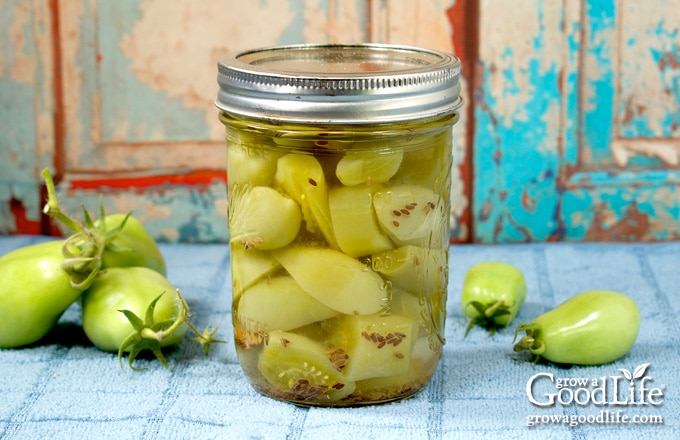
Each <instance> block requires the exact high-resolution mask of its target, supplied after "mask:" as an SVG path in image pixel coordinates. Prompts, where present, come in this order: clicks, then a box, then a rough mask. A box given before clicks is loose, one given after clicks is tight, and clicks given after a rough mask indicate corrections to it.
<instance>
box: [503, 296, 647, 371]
mask: <svg viewBox="0 0 680 440" xmlns="http://www.w3.org/2000/svg"><path fill="white" fill-rule="evenodd" d="M639 330H640V312H639V310H638V307H637V304H635V301H633V300H632V299H631V298H629V297H628V296H626V295H623V294H621V293H618V292H613V291H610V290H590V291H587V292H583V293H581V294H579V295H576V296H574V297H572V298H570V299H569V300H567V301H565V302H564V303H562V304H560V305H559V306H557V307H556V308H554V309H553V310H551V311H549V312H547V313H544V314H543V315H541V316H539V317H537V318H536V319H534V320H533V322H531V323H530V324H521V325H519V326H518V327H517V329H516V330H515V339H516V338H517V335H518V333H519V332H521V331H524V332H526V336H524V337H522V338H521V339H520V341H519V342H518V343H517V344H515V347H514V349H515V351H516V352H520V351H522V350H529V351H530V352H531V353H532V354H533V355H534V357H535V360H538V359H540V358H544V359H546V360H548V361H551V362H555V363H558V364H577V365H602V364H606V363H609V362H613V361H615V360H616V359H619V358H620V357H622V356H623V355H625V354H626V353H628V351H629V350H630V349H631V347H632V346H633V344H634V343H635V340H636V339H637V335H638V331H639Z"/></svg>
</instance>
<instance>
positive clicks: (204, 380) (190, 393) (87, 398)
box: [0, 236, 680, 440]
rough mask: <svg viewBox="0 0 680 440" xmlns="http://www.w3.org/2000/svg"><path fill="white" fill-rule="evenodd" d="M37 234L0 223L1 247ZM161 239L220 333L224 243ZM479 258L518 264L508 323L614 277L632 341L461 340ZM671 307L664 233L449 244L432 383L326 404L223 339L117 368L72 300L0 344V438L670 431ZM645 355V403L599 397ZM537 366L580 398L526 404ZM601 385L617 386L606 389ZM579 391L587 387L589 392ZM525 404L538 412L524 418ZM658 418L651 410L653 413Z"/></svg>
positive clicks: (679, 432) (675, 361)
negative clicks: (281, 385) (595, 350)
mask: <svg viewBox="0 0 680 440" xmlns="http://www.w3.org/2000/svg"><path fill="white" fill-rule="evenodd" d="M44 240H46V238H44V237H31V236H10V237H0V254H4V253H7V252H9V251H11V250H12V249H15V248H18V247H20V246H25V245H29V244H33V243H36V242H38V241H44ZM161 250H162V252H163V254H164V255H165V257H166V258H167V262H168V271H169V273H168V277H169V279H170V280H171V281H172V282H173V283H174V284H175V285H176V286H177V287H178V288H180V289H181V291H182V292H183V294H184V296H185V297H186V298H187V300H188V302H189V303H190V305H191V307H192V311H193V312H194V313H195V314H196V324H197V326H198V327H199V328H203V327H204V326H206V325H212V324H215V323H218V324H219V325H220V333H221V336H222V337H223V338H225V339H228V340H230V341H231V337H232V329H231V320H230V306H231V288H230V282H229V279H230V272H229V252H228V249H227V246H225V245H188V244H172V245H162V246H161ZM491 260H495V261H506V262H510V263H512V264H514V265H516V266H517V267H519V268H520V269H521V270H522V271H523V272H524V275H525V277H526V281H527V287H528V293H527V300H526V303H525V305H524V307H523V308H522V309H521V311H520V314H519V316H518V317H517V319H516V321H514V322H513V325H512V327H513V328H514V325H515V324H518V323H520V322H525V321H530V320H531V319H533V318H534V317H535V316H537V315H538V314H540V313H542V312H544V311H546V310H548V309H550V308H552V307H554V306H555V305H557V304H559V303H560V302H562V301H564V300H566V299H567V298H568V297H570V296H572V295H574V294H576V293H579V292H581V291H585V290H589V289H596V288H603V289H612V290H618V291H620V292H623V293H626V294H628V295H629V296H631V297H632V298H634V299H635V301H637V303H638V305H639V307H640V310H641V315H642V325H641V330H640V334H639V337H638V340H637V342H636V344H635V346H634V347H633V349H632V350H631V351H630V353H628V354H627V355H626V356H624V357H623V358H621V359H620V360H618V361H616V362H614V363H612V364H609V365H603V366H598V367H574V368H570V369H564V368H559V367H557V366H554V365H546V364H532V363H527V362H525V360H524V358H522V357H519V358H518V356H517V355H515V354H514V353H513V352H512V338H513V329H511V328H508V329H505V330H502V331H500V332H499V333H497V334H496V335H494V336H493V337H489V336H487V334H486V333H485V332H484V331H482V330H481V329H477V330H476V331H473V332H472V333H471V334H470V335H469V336H468V337H467V338H466V339H464V338H463V334H464V330H465V326H466V322H465V319H464V318H463V315H462V312H461V307H460V303H459V302H460V288H461V285H462V279H463V276H464V274H465V272H466V271H467V269H468V268H469V267H470V266H471V265H473V264H474V263H477V262H481V261H491ZM0 307H2V305H1V304H0ZM1 311H2V314H5V313H11V311H10V310H5V309H1ZM679 313H680V243H677V242H673V243H663V244H566V243H561V244H528V245H507V246H488V245H487V246H485V245H454V246H452V248H451V276H450V286H449V301H448V320H447V325H446V339H447V344H446V346H445V353H444V357H443V359H442V362H441V364H440V366H439V369H438V371H437V373H436V375H435V377H434V379H433V380H432V382H431V383H430V385H429V386H428V387H427V388H426V389H425V390H424V391H423V392H421V393H420V394H418V395H416V396H415V397H413V398H411V399H409V400H405V401H402V402H399V403H392V404H386V405H381V406H371V407H361V408H343V409H338V408H301V407H297V406H293V405H290V404H286V403H282V402H278V401H274V400H271V399H268V398H266V397H263V396H261V395H259V394H258V393H257V392H255V391H254V390H253V389H252V388H251V387H250V386H249V385H248V383H247V382H246V380H245V378H244V376H243V374H242V373H241V370H240V367H239V365H238V361H237V359H236V354H235V351H234V347H233V344H232V343H231V342H230V343H228V344H220V345H218V346H216V347H215V348H214V349H213V351H212V353H211V355H210V356H209V357H205V356H204V355H203V353H202V351H201V348H200V346H198V344H194V343H188V342H187V341H185V342H184V343H183V344H182V345H181V346H180V348H179V349H177V350H176V351H173V352H171V353H170V354H169V355H168V361H169V363H170V365H171V367H172V370H171V371H168V370H166V369H164V368H163V367H162V366H161V364H160V363H158V362H150V361H145V360H142V361H141V364H140V365H142V366H146V367H148V369H147V370H145V371H143V372H133V371H131V370H129V369H127V368H126V369H125V370H124V371H121V369H120V368H119V367H118V363H117V359H116V356H115V355H112V354H107V353H103V352H101V351H99V350H97V349H96V348H94V347H92V346H91V345H89V344H88V343H87V341H86V340H85V339H84V336H83V334H82V332H81V331H80V329H79V327H78V324H79V322H80V317H79V315H78V309H77V307H75V306H74V307H71V308H70V309H69V310H68V311H67V312H66V313H65V314H64V316H63V317H62V319H61V321H60V323H59V325H58V327H57V328H56V329H55V331H54V332H53V334H51V335H49V336H48V338H47V340H46V343H45V344H44V345H38V346H35V347H31V348H24V349H15V350H0V399H1V402H0V438H2V439H27V438H48V439H50V440H56V439H74V438H83V439H89V438H116V439H128V438H129V439H150V438H153V439H156V438H159V439H188V438H191V439H208V438H225V439H227V438H233V439H319V438H324V439H340V438H348V437H349V436H352V437H353V438H356V439H395V438H400V439H449V438H476V437H484V438H503V439H509V438H522V439H524V438H537V439H538V438H540V439H547V438H552V439H558V438H560V439H561V438H598V439H599V438H617V439H621V438H640V437H645V438H668V439H677V438H680V320H679V319H678V314H679ZM0 319H1V318H0ZM644 364H649V365H648V366H647V368H642V369H640V370H638V371H639V372H641V373H642V372H643V373H644V377H641V378H637V379H634V383H633V387H632V388H633V390H634V391H635V393H636V394H635V397H634V400H635V401H639V400H641V399H640V398H639V394H638V393H639V389H640V387H641V385H640V383H641V382H644V387H645V388H646V389H655V388H656V389H657V390H656V391H654V392H653V393H652V394H654V393H655V394H654V395H653V396H652V397H651V400H652V401H654V402H656V403H659V404H658V405H654V404H649V403H648V404H646V405H636V404H615V403H612V402H611V400H613V398H615V399H618V401H619V402H625V401H626V399H628V402H630V396H629V392H630V388H631V386H630V384H629V382H628V381H627V380H626V379H625V377H624V372H623V371H621V370H620V369H625V370H627V371H630V372H631V373H632V372H634V370H635V368H636V367H638V366H641V365H644ZM539 373H552V375H553V377H554V378H555V379H573V380H572V381H571V382H569V381H567V383H566V386H564V387H563V391H561V394H560V396H561V397H562V400H563V401H566V400H569V397H570V396H575V398H576V399H577V400H580V401H581V402H582V404H580V405H577V404H574V403H571V404H563V403H556V404H554V405H552V406H539V405H537V404H534V403H532V402H531V401H530V398H529V395H528V394H527V383H528V382H529V380H530V378H531V377H532V376H534V375H536V374H539ZM617 377H618V379H617ZM579 379H580V380H581V382H579ZM583 380H585V381H586V382H587V385H584V382H582V381H583ZM593 380H597V381H599V382H598V383H592V381H593ZM555 382H556V381H555ZM603 382H606V385H607V387H608V388H607V389H606V392H607V395H608V397H609V402H608V403H606V404H601V403H600V404H598V403H596V402H599V401H601V399H602V398H601V397H599V394H598V393H597V392H594V390H595V389H596V388H597V387H598V386H600V384H601V383H603ZM614 384H616V385H617V386H618V395H617V396H613V398H612V393H613V391H612V387H613V385H614ZM531 390H532V392H531V394H532V395H533V396H534V398H535V401H536V402H537V403H539V404H540V403H543V402H546V401H547V399H548V397H547V395H548V394H551V393H556V392H557V391H558V389H557V386H556V383H552V382H551V381H550V380H549V379H548V377H547V376H545V375H543V374H542V375H541V376H538V379H537V381H536V382H535V384H534V386H533V387H532V388H531ZM649 393H650V392H649V391H647V392H646V394H645V395H644V397H643V399H642V400H644V401H646V402H649V400H650V398H648V395H649ZM589 394H593V396H595V397H594V398H593V399H588V395H589ZM600 394H601V393H600ZM593 400H594V401H595V402H594V401H593ZM534 417H536V418H537V419H538V420H537V421H538V422H539V423H537V424H535V425H534V426H532V427H529V426H527V425H528V424H531V423H528V422H531V420H534V419H533V418H534ZM624 417H628V418H629V419H628V421H629V422H628V423H624V422H623V419H624ZM617 418H618V420H619V422H618V423H617V422H616V420H617ZM660 418H662V420H663V423H658V422H659V419H660ZM565 421H568V422H571V421H574V422H575V423H577V426H570V423H564V422H565ZM605 421H607V422H608V423H602V422H605ZM579 422H582V423H579ZM642 422H646V423H642Z"/></svg>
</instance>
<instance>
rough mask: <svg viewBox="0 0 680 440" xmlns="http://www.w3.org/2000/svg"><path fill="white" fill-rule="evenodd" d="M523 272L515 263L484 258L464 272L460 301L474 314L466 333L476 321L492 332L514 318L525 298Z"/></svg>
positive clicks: (470, 314)
mask: <svg viewBox="0 0 680 440" xmlns="http://www.w3.org/2000/svg"><path fill="white" fill-rule="evenodd" d="M526 292H527V288H526V282H525V281H524V275H523V274H522V272H521V271H520V270H519V269H518V268H516V267H515V266H513V265H511V264H508V263H501V262H493V261H492V262H484V263H478V264H476V265H474V266H472V267H471V268H470V269H469V270H468V271H467V273H466V274H465V279H464V280H463V291H462V293H461V305H462V307H463V311H464V312H465V314H466V315H467V316H468V317H470V318H471V320H470V323H469V325H468V327H467V329H466V330H465V335H466V336H467V334H468V333H469V332H470V330H472V328H473V327H474V326H475V325H479V326H481V327H484V328H486V329H488V330H489V333H491V334H493V333H494V332H495V331H496V329H498V328H499V327H503V326H506V325H508V324H509V323H510V321H512V320H513V319H514V318H515V316H516V315H517V312H518V311H519V309H520V307H522V304H524V299H525V298H526Z"/></svg>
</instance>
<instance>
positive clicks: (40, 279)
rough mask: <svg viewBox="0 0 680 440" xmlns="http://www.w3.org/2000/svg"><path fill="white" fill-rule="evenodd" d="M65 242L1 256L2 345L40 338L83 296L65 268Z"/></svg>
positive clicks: (7, 346) (0, 335)
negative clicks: (63, 251)
mask: <svg viewBox="0 0 680 440" xmlns="http://www.w3.org/2000/svg"><path fill="white" fill-rule="evenodd" d="M63 244H64V242H63V241H61V240H60V241H48V242H45V243H41V244H36V245H32V246H26V247H23V248H20V249H17V250H15V251H12V252H10V253H8V254H5V255H3V256H2V257H0V304H2V310H3V313H2V319H0V348H12V347H20V346H23V345H28V344H31V343H34V342H37V341H39V340H40V339H42V338H43V337H44V336H45V335H46V334H47V333H48V332H49V331H50V330H51V329H52V328H53V327H54V325H55V324H56V323H57V321H58V320H59V318H60V317H61V315H62V314H63V313H64V312H65V311H66V309H67V308H68V307H69V306H70V305H71V304H72V303H73V302H75V301H76V300H77V299H78V298H79V297H80V295H81V290H80V289H77V288H75V287H73V286H72V285H71V281H70V278H69V274H67V273H66V272H65V271H64V270H63V269H62V268H61V265H62V263H63V261H64V257H63V256H62V246H63Z"/></svg>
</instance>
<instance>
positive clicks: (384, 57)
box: [215, 44, 462, 124]
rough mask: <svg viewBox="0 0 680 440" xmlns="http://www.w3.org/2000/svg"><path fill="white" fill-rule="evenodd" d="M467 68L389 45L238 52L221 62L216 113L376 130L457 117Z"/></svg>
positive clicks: (438, 55) (439, 55) (445, 57)
mask: <svg viewBox="0 0 680 440" xmlns="http://www.w3.org/2000/svg"><path fill="white" fill-rule="evenodd" d="M460 70H461V63H460V60H459V59H458V58H457V57H456V56H454V55H452V54H449V53H446V52H441V51H434V50H429V49H423V48H417V47H412V46H397V45H387V44H319V45H315V44H301V45H288V46H270V47H264V48H259V49H251V50H245V51H240V52H232V53H229V54H227V55H225V56H223V57H221V58H220V59H219V61H218V77H217V80H218V84H219V92H218V95H217V99H216V100H215V105H216V106H217V107H218V108H219V109H220V110H222V111H228V112H232V113H235V114H240V115H244V116H250V117H255V118H264V119H272V120H280V121H287V122H302V123H324V124H334V123H337V124H342V123H375V122H390V121H405V120H413V119H420V118H428V117H434V116H438V115H442V114H446V113H451V112H454V111H456V110H457V109H458V108H459V107H460V106H461V105H462V99H461V97H460Z"/></svg>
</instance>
